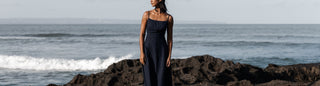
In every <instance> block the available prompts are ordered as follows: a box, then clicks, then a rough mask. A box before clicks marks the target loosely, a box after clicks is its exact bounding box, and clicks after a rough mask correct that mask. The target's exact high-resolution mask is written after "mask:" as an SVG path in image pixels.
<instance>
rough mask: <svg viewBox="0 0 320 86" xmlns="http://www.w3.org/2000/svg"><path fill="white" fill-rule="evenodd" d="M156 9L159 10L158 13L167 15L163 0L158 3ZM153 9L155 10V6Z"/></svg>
mask: <svg viewBox="0 0 320 86" xmlns="http://www.w3.org/2000/svg"><path fill="white" fill-rule="evenodd" d="M158 7H159V8H160V13H167V7H166V4H165V0H162V1H161V2H159V3H158ZM155 8H157V6H156V7H155Z"/></svg>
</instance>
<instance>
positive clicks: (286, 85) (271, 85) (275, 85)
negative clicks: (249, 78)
mask: <svg viewBox="0 0 320 86" xmlns="http://www.w3.org/2000/svg"><path fill="white" fill-rule="evenodd" d="M308 84H309V83H304V82H292V81H284V80H272V81H270V82H266V83H262V84H257V85H256V86H308Z"/></svg>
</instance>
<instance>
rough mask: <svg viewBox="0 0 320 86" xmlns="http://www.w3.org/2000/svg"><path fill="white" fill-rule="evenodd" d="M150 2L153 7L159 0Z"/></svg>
mask: <svg viewBox="0 0 320 86" xmlns="http://www.w3.org/2000/svg"><path fill="white" fill-rule="evenodd" d="M150 2H151V5H152V7H155V6H156V5H157V4H158V3H159V0H151V1H150Z"/></svg>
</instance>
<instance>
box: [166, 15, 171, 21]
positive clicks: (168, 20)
mask: <svg viewBox="0 0 320 86" xmlns="http://www.w3.org/2000/svg"><path fill="white" fill-rule="evenodd" d="M169 17H170V15H169V14H168V18H167V21H168V22H169Z"/></svg>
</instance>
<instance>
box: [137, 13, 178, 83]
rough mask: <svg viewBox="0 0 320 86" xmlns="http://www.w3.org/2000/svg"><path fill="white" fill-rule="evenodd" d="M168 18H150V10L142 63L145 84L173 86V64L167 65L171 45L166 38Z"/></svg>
mask: <svg viewBox="0 0 320 86" xmlns="http://www.w3.org/2000/svg"><path fill="white" fill-rule="evenodd" d="M168 19H169V16H168ZM168 19H167V21H157V20H153V19H150V18H149V11H148V20H147V24H146V30H147V37H146V39H145V41H144V44H143V46H144V49H143V52H144V54H145V61H144V62H145V64H144V65H142V68H143V77H144V81H143V82H144V86H172V76H171V74H172V73H171V66H169V67H167V66H166V63H167V58H168V55H169V50H168V49H169V47H168V45H167V42H166V40H165V32H166V30H167V26H168Z"/></svg>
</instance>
